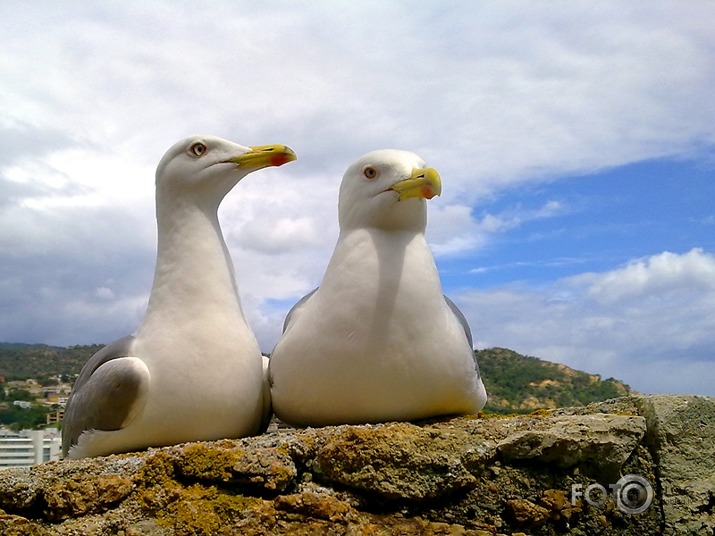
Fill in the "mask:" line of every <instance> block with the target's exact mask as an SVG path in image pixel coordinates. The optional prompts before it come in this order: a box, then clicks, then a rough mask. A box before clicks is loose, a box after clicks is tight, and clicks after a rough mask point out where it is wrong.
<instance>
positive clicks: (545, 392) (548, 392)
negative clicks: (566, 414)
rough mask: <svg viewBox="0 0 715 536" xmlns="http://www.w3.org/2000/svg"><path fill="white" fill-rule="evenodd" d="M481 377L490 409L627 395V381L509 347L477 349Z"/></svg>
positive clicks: (573, 403) (524, 408)
mask: <svg viewBox="0 0 715 536" xmlns="http://www.w3.org/2000/svg"><path fill="white" fill-rule="evenodd" d="M475 353H476V355H477V359H478V360H479V368H480V370H481V372H482V379H483V380H484V385H485V387H486V388H487V393H488V394H489V400H488V401H487V405H486V407H485V408H484V411H485V412H488V413H530V412H532V411H534V410H537V409H542V408H546V409H554V408H561V407H568V406H585V405H587V404H590V403H591V402H599V401H601V400H607V399H609V398H616V397H619V396H626V395H628V394H630V393H631V388H630V387H629V386H628V385H626V384H625V383H623V382H621V381H619V380H615V379H613V378H608V379H606V380H601V376H599V375H598V374H589V373H587V372H583V371H580V370H575V369H572V368H570V367H567V366H566V365H561V364H559V363H552V362H550V361H544V360H543V359H539V358H537V357H529V356H523V355H521V354H518V353H516V352H514V351H513V350H508V349H506V348H490V349H488V350H477V351H476V352H475Z"/></svg>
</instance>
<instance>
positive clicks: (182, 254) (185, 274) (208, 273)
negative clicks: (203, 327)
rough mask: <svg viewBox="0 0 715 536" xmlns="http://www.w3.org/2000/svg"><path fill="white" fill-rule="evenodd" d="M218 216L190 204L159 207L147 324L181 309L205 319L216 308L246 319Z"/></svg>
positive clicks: (213, 209)
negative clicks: (154, 265)
mask: <svg viewBox="0 0 715 536" xmlns="http://www.w3.org/2000/svg"><path fill="white" fill-rule="evenodd" d="M217 210H218V207H211V208H209V209H206V208H201V207H199V206H197V205H195V204H192V203H190V202H174V203H173V204H172V205H171V206H166V205H161V206H157V235H158V245H157V259H156V269H155V272H154V284H153V286H152V291H151V296H150V298H149V305H148V309H147V319H148V318H150V317H152V315H156V314H159V315H162V314H173V313H171V311H172V310H178V309H180V310H182V311H187V310H189V311H191V313H190V314H193V313H199V312H200V313H201V314H204V315H205V314H207V313H209V312H210V311H207V310H206V309H207V308H213V309H214V310H217V311H221V312H222V313H224V312H225V311H229V312H232V311H234V312H238V313H239V314H241V315H242V312H241V310H240V303H239V300H238V292H237V288H236V283H235V277H234V268H233V263H232V261H231V256H230V254H229V252H228V248H227V247H226V243H225V241H224V239H223V235H222V233H221V228H220V226H219V221H218V215H217ZM194 309H195V310H194ZM195 318H196V317H194V319H195ZM190 320H191V318H190V317H189V318H187V321H190Z"/></svg>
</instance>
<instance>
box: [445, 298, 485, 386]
mask: <svg viewBox="0 0 715 536" xmlns="http://www.w3.org/2000/svg"><path fill="white" fill-rule="evenodd" d="M444 300H445V301H446V302H447V305H449V308H450V309H452V312H453V313H454V316H456V317H457V320H459V323H460V324H462V327H463V328H464V333H465V334H466V335H467V340H468V341H469V346H470V347H471V349H472V356H473V357H474V370H475V371H476V372H477V378H481V374H480V372H479V363H477V354H475V353H474V342H473V340H472V330H471V329H470V328H469V322H467V319H466V318H465V316H464V314H463V313H462V311H460V310H459V307H457V304H456V303H454V302H453V301H452V300H450V299H449V298H448V297H447V296H446V295H445V296H444Z"/></svg>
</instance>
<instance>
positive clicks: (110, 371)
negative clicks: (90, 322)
mask: <svg viewBox="0 0 715 536" xmlns="http://www.w3.org/2000/svg"><path fill="white" fill-rule="evenodd" d="M133 343H134V337H133V336H132V335H129V336H127V337H123V338H121V339H118V340H116V341H114V342H113V343H111V344H109V345H107V346H105V347H104V348H102V349H101V350H100V351H99V352H97V353H96V354H94V355H93V356H92V357H91V358H90V359H89V361H87V363H86V364H85V365H84V367H83V368H82V371H81V372H80V375H79V377H78V378H77V381H76V382H75V384H74V386H73V387H72V392H71V394H70V397H69V399H68V400H67V408H66V410H65V416H64V419H63V421H62V452H63V455H65V456H66V455H67V453H68V451H69V449H70V447H71V446H72V445H74V444H76V443H77V440H78V438H79V436H80V435H81V434H82V432H84V431H86V430H118V429H120V428H121V427H122V424H123V423H124V422H125V421H126V420H127V417H128V416H129V415H130V413H131V412H132V410H133V409H136V408H135V405H136V404H135V403H136V401H137V399H139V398H140V396H141V394H142V393H143V392H144V390H145V389H146V387H147V383H148V371H145V370H142V369H140V368H138V367H136V366H132V365H134V362H137V361H138V359H137V358H134V357H131V356H132V346H133ZM127 365H128V366H127ZM144 369H145V367H144Z"/></svg>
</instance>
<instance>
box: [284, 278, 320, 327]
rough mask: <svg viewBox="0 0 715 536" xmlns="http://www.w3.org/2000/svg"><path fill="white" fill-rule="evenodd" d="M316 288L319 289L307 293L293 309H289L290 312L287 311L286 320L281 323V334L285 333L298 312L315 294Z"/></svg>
mask: <svg viewBox="0 0 715 536" xmlns="http://www.w3.org/2000/svg"><path fill="white" fill-rule="evenodd" d="M318 288H319V287H315V288H314V289H313V290H311V291H310V292H308V294H306V295H305V296H303V297H302V298H301V299H300V300H298V302H297V303H296V304H295V305H294V306H293V307H291V308H290V311H288V314H287V315H286V319H285V320H284V321H283V333H285V332H286V329H288V326H289V325H290V322H291V320H294V319H295V317H296V316H297V315H298V314H299V313H300V310H301V309H302V308H303V306H304V305H305V303H306V302H307V301H308V300H309V299H310V298H311V296H312V295H313V294H315V293H316V291H317V290H318Z"/></svg>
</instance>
